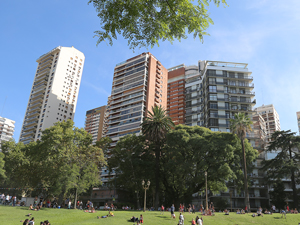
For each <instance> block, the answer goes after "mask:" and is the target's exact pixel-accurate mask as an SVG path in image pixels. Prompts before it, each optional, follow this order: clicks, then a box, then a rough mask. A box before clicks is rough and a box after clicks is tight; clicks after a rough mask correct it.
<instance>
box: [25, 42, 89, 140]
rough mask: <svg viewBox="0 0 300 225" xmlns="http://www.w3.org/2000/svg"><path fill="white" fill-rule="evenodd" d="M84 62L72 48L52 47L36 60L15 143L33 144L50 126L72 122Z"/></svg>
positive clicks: (80, 54)
mask: <svg viewBox="0 0 300 225" xmlns="http://www.w3.org/2000/svg"><path fill="white" fill-rule="evenodd" d="M84 60H85V56H84V54H83V53H82V52H80V51H79V50H77V49H75V48H74V47H73V46H72V47H61V46H59V47H56V48H54V49H53V50H51V51H50V52H48V53H46V54H44V55H42V56H41V57H39V58H38V59H37V63H38V66H37V70H36V73H35V77H34V81H33V85H32V88H31V92H30V96H29V101H28V105H27V109H26V113H25V117H24V121H23V126H22V129H21V134H20V139H19V141H21V142H23V143H24V144H27V143H29V142H31V141H37V140H39V139H40V137H41V131H43V130H45V129H46V128H49V127H51V126H53V125H54V123H56V122H59V121H66V120H68V119H71V120H73V119H74V114H75V110H76V104H77V98H78V93H79V87H80V82H81V77H82V70H83V66H84Z"/></svg>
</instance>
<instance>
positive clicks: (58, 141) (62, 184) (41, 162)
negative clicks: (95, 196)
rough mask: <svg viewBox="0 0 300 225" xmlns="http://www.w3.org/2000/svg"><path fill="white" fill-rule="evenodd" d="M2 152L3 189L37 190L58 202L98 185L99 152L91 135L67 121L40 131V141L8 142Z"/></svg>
mask: <svg viewBox="0 0 300 225" xmlns="http://www.w3.org/2000/svg"><path fill="white" fill-rule="evenodd" d="M2 150H3V153H4V155H5V158H4V160H5V166H4V168H5V171H6V175H7V179H6V184H7V185H12V186H15V187H22V188H28V189H29V190H37V189H38V190H41V191H40V192H45V193H44V194H45V195H50V194H51V195H54V196H60V199H62V197H64V196H65V195H67V194H70V193H71V192H72V193H73V194H72V195H75V196H76V195H77V194H80V193H83V192H85V191H86V190H88V189H89V188H90V187H91V186H93V185H99V184H100V183H101V181H100V175H99V168H101V166H103V165H105V160H104V155H103V152H102V149H100V148H98V147H96V146H93V145H92V137H91V135H90V134H88V133H87V132H86V131H85V130H84V129H79V128H77V127H74V123H73V122H72V121H71V120H68V121H67V122H58V123H56V124H55V126H52V127H50V128H48V129H46V130H44V131H43V132H42V139H41V141H38V142H31V143H29V144H27V145H24V144H23V143H18V144H16V143H15V142H14V141H9V142H6V143H4V144H3V146H2ZM43 190H44V191H43Z"/></svg>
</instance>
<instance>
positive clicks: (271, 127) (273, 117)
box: [254, 104, 281, 140]
mask: <svg viewBox="0 0 300 225" xmlns="http://www.w3.org/2000/svg"><path fill="white" fill-rule="evenodd" d="M254 110H255V111H256V112H257V113H258V114H260V115H261V116H262V117H263V118H264V120H265V122H266V129H267V136H268V140H270V139H271V136H272V134H273V133H274V132H275V131H280V130H281V129H280V120H279V115H278V113H277V111H276V109H275V107H274V105H273V104H270V105H262V106H260V107H257V108H256V109H254Z"/></svg>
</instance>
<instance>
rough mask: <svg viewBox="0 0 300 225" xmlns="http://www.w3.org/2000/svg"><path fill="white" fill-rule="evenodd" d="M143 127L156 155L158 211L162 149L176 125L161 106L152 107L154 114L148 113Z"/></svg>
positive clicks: (156, 199)
mask: <svg viewBox="0 0 300 225" xmlns="http://www.w3.org/2000/svg"><path fill="white" fill-rule="evenodd" d="M141 126H142V132H143V134H144V136H145V138H146V140H147V141H148V144H149V147H148V149H149V150H152V149H154V153H155V205H154V207H155V208H156V209H157V208H158V204H159V193H160V187H159V182H160V158H161V149H162V147H163V145H164V143H165V139H166V135H167V133H168V131H170V130H171V129H172V127H173V126H174V123H173V121H172V119H171V117H169V116H167V114H166V111H165V110H164V109H163V108H162V107H161V106H159V107H158V106H154V107H152V112H150V111H148V115H147V116H146V117H145V119H144V121H143V123H142V124H141Z"/></svg>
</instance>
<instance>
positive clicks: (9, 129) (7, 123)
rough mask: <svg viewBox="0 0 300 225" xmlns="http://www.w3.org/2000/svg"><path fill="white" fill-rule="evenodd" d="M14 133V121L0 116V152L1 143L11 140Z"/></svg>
mask: <svg viewBox="0 0 300 225" xmlns="http://www.w3.org/2000/svg"><path fill="white" fill-rule="evenodd" d="M14 131H15V121H13V120H10V119H7V118H4V117H1V116H0V151H1V144H2V142H3V141H9V140H11V139H12V138H13V135H14Z"/></svg>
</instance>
